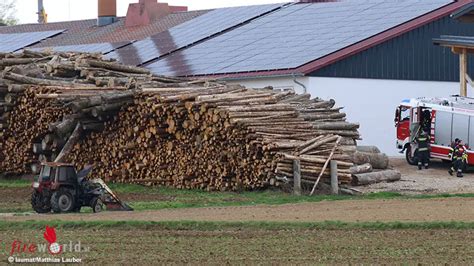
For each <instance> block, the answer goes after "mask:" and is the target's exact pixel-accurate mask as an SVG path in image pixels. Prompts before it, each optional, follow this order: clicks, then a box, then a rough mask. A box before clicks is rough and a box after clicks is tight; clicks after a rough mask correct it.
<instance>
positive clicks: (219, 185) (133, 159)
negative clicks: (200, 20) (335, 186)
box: [69, 83, 359, 190]
mask: <svg viewBox="0 0 474 266" xmlns="http://www.w3.org/2000/svg"><path fill="white" fill-rule="evenodd" d="M309 98H310V97H309V95H295V93H294V92H281V91H274V90H271V89H266V90H253V89H246V88H243V87H240V86H227V85H223V84H218V83H214V84H208V86H204V87H190V88H181V89H176V88H174V89H167V88H145V89H142V92H141V93H139V94H137V95H136V97H135V101H134V104H133V105H131V106H129V107H128V108H127V109H126V110H124V111H122V112H120V114H119V118H118V119H117V120H116V121H115V122H111V123H108V124H107V126H106V129H105V131H104V132H101V133H92V134H91V135H89V136H88V137H87V138H86V140H85V141H84V142H83V143H82V144H80V145H76V147H75V149H74V151H73V153H72V154H71V156H70V158H69V159H70V161H74V162H77V163H78V164H79V166H80V167H82V166H85V165H87V164H92V163H95V165H96V167H97V168H96V173H97V175H99V176H102V177H104V178H106V180H108V181H116V182H132V183H139V184H146V185H157V184H159V185H167V186H173V187H177V188H202V189H207V190H240V189H257V188H262V187H265V186H269V185H277V183H278V181H277V177H278V176H286V177H287V178H290V179H291V178H292V171H291V169H289V165H290V164H291V162H292V160H293V159H294V158H295V157H297V158H300V159H301V161H302V162H303V163H302V173H303V177H304V179H305V180H306V181H307V182H313V183H314V182H315V180H316V178H317V177H318V175H319V174H320V173H321V172H322V174H321V175H322V178H323V179H324V180H327V178H329V169H327V171H322V170H323V165H324V164H325V162H326V161H327V157H328V156H329V154H330V152H331V149H333V147H334V145H335V143H336V141H337V140H338V139H341V140H342V141H340V146H338V147H337V151H336V152H334V153H333V158H334V159H337V160H338V161H339V162H340V165H341V167H340V173H339V174H340V181H341V183H346V184H347V183H350V182H351V174H350V170H349V168H350V167H351V166H352V165H353V164H352V163H351V162H350V160H351V159H350V156H349V155H348V154H347V152H353V151H355V141H354V139H356V138H358V137H359V135H358V133H357V128H358V125H357V124H350V123H347V122H345V121H344V120H345V119H344V116H345V115H344V114H341V113H339V109H338V108H336V109H333V106H334V102H326V101H322V100H319V99H313V100H310V99H309ZM301 114H303V115H301ZM334 114H339V116H335V115H334ZM338 133H339V134H341V135H343V137H339V136H338V135H335V134H338Z"/></svg>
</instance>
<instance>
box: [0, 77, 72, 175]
mask: <svg viewBox="0 0 474 266" xmlns="http://www.w3.org/2000/svg"><path fill="white" fill-rule="evenodd" d="M11 88H12V87H11V86H10V90H9V93H8V94H6V96H4V99H5V103H6V104H8V105H6V106H4V108H3V109H2V111H3V115H2V119H1V129H0V135H1V136H0V159H1V160H0V169H1V171H2V172H10V173H17V174H18V173H20V174H23V173H28V172H29V171H30V167H31V166H32V165H35V163H36V162H37V161H38V159H39V158H38V156H36V155H35V154H34V152H33V150H34V148H36V150H37V151H38V147H37V146H35V144H34V143H36V142H38V141H39V140H40V139H41V138H43V136H44V133H45V132H47V131H48V125H49V124H50V123H53V122H56V121H58V120H59V119H61V118H62V117H63V116H65V115H66V114H67V113H68V110H67V109H64V108H63V107H62V106H60V105H57V104H55V103H54V102H51V101H47V100H38V99H36V98H35V92H36V91H41V92H43V93H47V92H50V91H48V90H47V89H46V90H45V89H36V88H28V89H26V90H24V91H23V92H20V91H12V90H11ZM54 148H59V147H57V146H56V147H54ZM45 151H46V150H45ZM54 152H56V150H55V149H53V148H51V149H48V150H47V152H44V153H42V154H43V155H47V156H51V155H52V153H54ZM37 154H38V155H39V154H40V153H37ZM45 159H46V158H44V159H43V160H45Z"/></svg>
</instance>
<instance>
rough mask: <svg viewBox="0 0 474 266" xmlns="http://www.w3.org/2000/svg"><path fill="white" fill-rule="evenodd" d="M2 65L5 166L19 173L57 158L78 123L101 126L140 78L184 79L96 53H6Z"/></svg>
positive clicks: (0, 158) (0, 141)
mask: <svg viewBox="0 0 474 266" xmlns="http://www.w3.org/2000/svg"><path fill="white" fill-rule="evenodd" d="M0 70H1V71H2V72H1V76H0V172H9V173H14V174H24V173H28V172H30V169H29V168H30V166H31V167H33V169H31V170H33V172H34V171H35V170H36V169H37V166H38V162H40V161H45V160H47V161H53V160H55V158H56V156H57V155H58V153H59V152H60V151H61V150H62V148H63V146H64V144H65V143H66V141H67V140H68V139H69V136H70V135H71V134H72V130H73V129H74V128H75V127H76V125H77V124H78V123H80V125H81V129H82V130H83V131H86V133H87V131H93V130H95V131H97V130H102V129H103V127H104V125H103V123H104V122H105V121H107V120H111V119H113V118H114V115H115V114H116V113H117V112H118V111H119V110H120V108H121V106H122V105H123V104H125V103H127V101H128V102H130V101H131V100H133V93H131V92H130V91H133V90H134V89H135V88H136V84H137V83H138V82H140V83H142V84H148V85H160V86H161V85H165V84H169V83H171V82H172V83H179V82H182V81H184V79H172V78H163V79H160V77H158V76H152V75H151V74H150V73H149V72H148V71H147V70H144V69H141V68H136V67H131V66H123V65H121V64H117V63H115V62H112V61H104V60H102V59H101V56H100V55H95V54H76V53H55V54H52V53H48V52H33V51H23V52H21V53H15V54H1V55H0ZM44 95H48V97H43V96H44ZM124 95H125V97H124ZM97 98H99V100H97ZM117 98H118V99H117ZM127 98H128V99H127ZM89 100H90V102H89ZM84 102H86V103H84ZM13 151H15V152H13Z"/></svg>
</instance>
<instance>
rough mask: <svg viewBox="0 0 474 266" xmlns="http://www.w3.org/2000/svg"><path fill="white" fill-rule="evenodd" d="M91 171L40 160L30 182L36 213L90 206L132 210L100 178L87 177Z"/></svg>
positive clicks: (77, 210)
mask: <svg viewBox="0 0 474 266" xmlns="http://www.w3.org/2000/svg"><path fill="white" fill-rule="evenodd" d="M91 171H92V167H87V168H85V169H84V170H82V171H80V172H76V169H75V168H74V166H73V165H72V164H65V163H51V162H50V163H43V164H42V167H41V171H40V174H39V176H37V177H35V181H34V182H33V194H32V196H31V206H32V207H33V209H34V210H35V211H36V212H37V213H49V212H51V211H53V212H55V213H67V212H80V211H81V208H82V207H84V206H88V207H91V208H92V210H93V211H94V212H101V211H102V210H104V209H105V208H107V209H109V210H124V211H132V210H133V209H132V208H131V207H130V206H128V205H127V204H125V203H123V202H122V201H120V200H119V198H118V197H117V196H116V195H115V194H114V193H113V192H112V190H110V188H109V187H108V186H107V185H106V184H105V183H104V182H103V181H102V180H101V179H94V180H87V179H86V177H87V176H88V175H89V173H90V172H91Z"/></svg>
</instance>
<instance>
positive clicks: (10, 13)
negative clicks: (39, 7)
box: [0, 0, 18, 26]
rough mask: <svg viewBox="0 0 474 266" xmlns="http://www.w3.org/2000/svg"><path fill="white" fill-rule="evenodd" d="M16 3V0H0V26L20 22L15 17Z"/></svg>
mask: <svg viewBox="0 0 474 266" xmlns="http://www.w3.org/2000/svg"><path fill="white" fill-rule="evenodd" d="M15 4H16V1H15V0H0V26H8V25H15V24H17V23H18V19H16V18H15V13H16V5H15Z"/></svg>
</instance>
